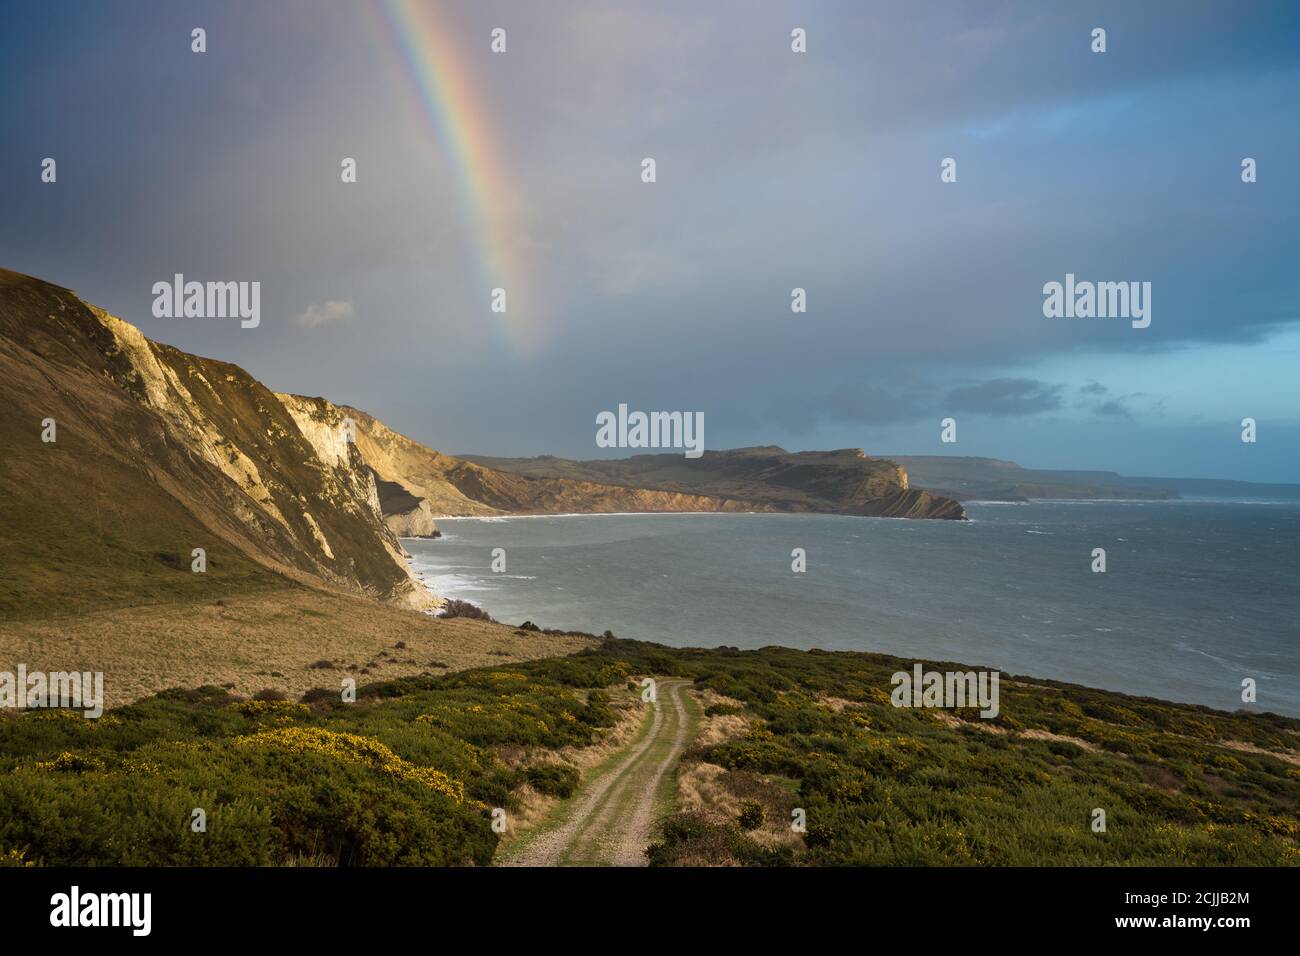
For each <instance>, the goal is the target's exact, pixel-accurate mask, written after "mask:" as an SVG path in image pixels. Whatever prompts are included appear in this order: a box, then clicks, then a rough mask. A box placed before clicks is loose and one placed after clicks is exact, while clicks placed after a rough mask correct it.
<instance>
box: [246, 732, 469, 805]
mask: <svg viewBox="0 0 1300 956" xmlns="http://www.w3.org/2000/svg"><path fill="white" fill-rule="evenodd" d="M235 746H237V747H270V748H274V749H277V750H284V751H287V752H289V753H297V754H319V755H323V756H326V757H332V758H334V759H335V760H342V761H348V762H351V763H359V764H363V765H365V766H369V767H373V768H374V769H376V770H379V771H381V772H382V773H386V774H391V775H392V776H395V777H399V778H401V779H402V780H410V781H413V782H415V783H418V784H421V785H423V786H425V787H428V788H429V789H430V790H435V791H437V792H438V793H441V794H443V795H444V796H446V797H450V798H451V799H452V800H454V801H455V802H456V803H464V802H465V784H464V783H462V782H461V781H459V780H454V779H452V778H451V777H449V776H447V774H445V773H443V772H442V771H441V770H434V769H433V768H432V767H417V766H416V765H415V764H412V763H410V762H408V761H406V760H403V759H402V758H401V757H399V756H397V754H395V753H393V752H392V751H391V750H389V749H388V747H386V746H385V745H384V744H382V743H380V742H379V741H378V740H375V739H374V738H373V737H362V736H361V735H360V734H345V733H339V732H336V731H333V730H325V729H323V728H320V727H284V728H280V729H277V730H264V731H262V732H260V733H256V734H250V735H249V736H246V737H238V738H236V739H235Z"/></svg>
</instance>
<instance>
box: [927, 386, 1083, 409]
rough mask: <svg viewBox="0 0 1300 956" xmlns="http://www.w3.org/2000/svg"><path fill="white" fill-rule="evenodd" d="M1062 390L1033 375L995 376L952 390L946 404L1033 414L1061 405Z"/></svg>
mask: <svg viewBox="0 0 1300 956" xmlns="http://www.w3.org/2000/svg"><path fill="white" fill-rule="evenodd" d="M1063 389H1064V386H1061V385H1049V384H1047V383H1046V382H1040V381H1038V380H1037V379H1032V378H995V379H991V380H989V381H987V382H981V383H979V384H978V385H963V386H959V387H957V388H954V389H952V390H951V391H950V392H948V394H947V396H945V398H944V407H945V408H947V409H950V410H952V411H954V412H973V413H976V414H981V415H995V416H999V417H1002V416H1009V415H1033V414H1037V413H1038V412H1050V411H1055V410H1056V409H1058V408H1060V407H1061V392H1062V391H1063Z"/></svg>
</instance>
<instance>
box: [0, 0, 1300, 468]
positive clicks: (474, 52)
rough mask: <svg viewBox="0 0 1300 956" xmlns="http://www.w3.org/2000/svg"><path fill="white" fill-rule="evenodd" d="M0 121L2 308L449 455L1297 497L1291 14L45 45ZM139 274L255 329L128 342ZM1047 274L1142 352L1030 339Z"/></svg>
mask: <svg viewBox="0 0 1300 956" xmlns="http://www.w3.org/2000/svg"><path fill="white" fill-rule="evenodd" d="M194 27H203V28H204V29H205V30H206V34H207V52H206V53H202V54H197V53H194V52H192V51H191V30H192V29H193V28H194ZM495 27H501V28H504V29H505V30H506V38H507V49H506V52H505V53H504V54H494V53H492V51H491V49H490V41H491V31H492V30H493V28H495ZM796 27H802V28H803V29H805V30H806V31H807V52H806V53H804V54H796V53H794V52H792V51H791V49H790V42H791V40H790V33H791V30H792V29H794V28H796ZM1096 27H1102V28H1105V30H1106V46H1107V50H1106V52H1105V53H1101V54H1098V53H1094V52H1092V50H1091V44H1092V38H1091V33H1092V30H1093V29H1094V28H1096ZM0 81H2V82H0V111H2V113H3V130H4V148H3V149H2V150H0V266H3V267H7V268H11V269H16V270H19V271H22V272H27V273H31V274H34V275H37V276H40V277H42V278H46V279H49V280H51V281H53V282H56V283H58V284H61V285H66V286H69V287H71V288H73V289H75V290H77V291H78V292H79V293H81V294H82V295H83V297H85V298H86V299H88V300H89V301H91V302H93V303H95V304H98V305H101V306H103V307H105V308H107V309H109V310H110V311H112V312H114V313H115V314H118V315H120V316H122V317H123V318H125V319H127V320H129V321H131V322H134V323H136V324H137V325H139V326H140V327H141V328H142V329H143V330H144V331H145V333H146V334H147V335H149V336H151V337H153V338H156V339H158V340H161V341H164V342H168V343H171V344H174V345H176V346H179V347H181V348H184V349H187V350H189V351H194V352H198V353H201V354H204V355H209V356H213V357H216V358H221V359H226V360H229V361H233V362H236V363H237V364H239V365H242V366H244V367H245V368H247V369H248V370H249V371H250V372H252V373H253V374H254V375H256V376H258V377H259V378H261V379H262V380H263V381H265V382H266V383H267V384H268V385H270V386H271V387H273V388H276V389H278V390H285V391H295V392H301V393H306V394H310V395H325V396H327V397H329V398H331V399H333V400H335V401H339V402H347V403H350V404H354V405H357V406H359V407H361V408H364V409H366V410H368V411H370V412H372V413H374V414H376V415H378V416H379V417H380V418H382V419H384V420H385V421H387V422H388V423H389V424H390V425H392V426H393V427H395V428H397V429H398V430H400V431H402V432H405V433H407V434H409V435H411V436H413V437H415V438H417V439H420V440H422V441H425V442H427V443H429V444H431V445H432V446H434V447H436V448H438V449H440V450H442V451H446V452H450V453H457V452H480V453H486V454H510V455H532V454H541V453H554V454H561V455H568V456H577V457H596V456H598V455H602V454H609V452H608V451H605V450H602V449H599V448H597V447H596V445H595V431H596V429H595V415H596V413H597V412H600V411H602V410H605V409H614V408H616V407H617V406H618V404H619V403H626V404H628V405H629V406H631V407H632V408H633V409H638V408H639V409H644V410H688V411H702V412H704V414H705V421H706V433H705V437H706V442H707V445H708V447H712V448H721V447H734V446H740V445H753V444H780V445H783V446H785V447H787V448H792V449H808V448H830V447H835V448H840V447H863V448H865V449H867V451H868V452H869V453H872V454H889V453H893V454H952V453H956V454H966V455H987V456H996V457H1003V458H1011V459H1014V460H1016V461H1019V462H1021V463H1022V464H1025V465H1028V466H1033V467H1062V468H1105V469H1113V470H1118V471H1121V472H1124V473H1128V474H1146V475H1153V474H1154V475H1191V476H1204V477H1232V478H1245V479H1252V480H1260V481H1300V406H1298V403H1297V402H1298V398H1300V385H1298V383H1300V375H1298V374H1297V367H1298V366H1300V265H1298V253H1300V202H1298V200H1300V186H1298V185H1297V177H1296V171H1295V166H1296V163H1297V161H1298V157H1300V130H1298V125H1300V124H1298V121H1297V103H1300V7H1297V5H1296V4H1294V3H1287V2H1280V3H1266V2H1260V3H1228V2H1218V3H1207V2H1199V0H1180V2H1167V3H1166V2H1144V3H1141V4H1134V3H1131V2H1119V3H1084V2H1069V3H1055V2H1044V0H1027V2H1023V3H1019V2H991V0H990V2H979V3H969V2H952V3H937V2H936V3H927V2H915V0H904V2H898V3H888V2H871V3H867V2H858V0H850V2H843V3H837V2H829V0H828V2H819V3H797V2H785V3H776V2H758V0H743V2H740V0H738V2H734V3H731V2H721V0H719V2H710V3H699V2H698V0H695V2H681V3H676V2H650V0H646V2H640V3H633V2H630V0H572V2H561V0H548V2H547V3H544V4H542V3H523V2H519V0H515V2H509V3H501V2H487V0H475V2H469V0H463V2H451V0H448V2H445V3H438V4H428V3H420V2H418V0H404V2H393V3H379V2H361V0H356V2H343V0H313V2H306V0H304V2H291V0H277V2H275V3H267V2H233V3H231V2H226V3H221V4H211V5H209V4H190V3H164V2H161V0H159V2H150V3H144V2H129V0H117V2H113V3H107V2H102V3H89V2H77V3H63V2H43V3H39V4H37V3H32V4H30V5H27V9H26V10H24V9H23V7H22V5H16V7H11V8H10V10H9V11H8V12H7V13H6V22H5V25H4V29H3V32H2V33H0ZM46 157H51V158H54V159H56V161H57V181H56V182H55V183H53V184H51V183H43V182H41V178H40V174H41V162H42V160H43V159H44V158H46ZM345 157H351V158H354V159H355V160H356V162H357V182H356V183H343V182H342V181H341V176H340V169H341V167H340V164H341V162H342V160H343V159H344V158H345ZM645 157H653V158H654V159H655V162H656V172H657V181H656V182H654V183H653V184H647V183H643V182H642V181H641V170H642V160H643V158H645ZM946 157H952V158H954V159H955V160H956V163H957V181H956V182H955V183H944V182H941V180H940V163H941V161H942V160H943V159H944V158H946ZM1245 157H1251V158H1253V159H1255V160H1256V162H1257V165H1258V182H1255V183H1253V184H1245V183H1243V182H1242V179H1241V163H1242V160H1243V158H1245ZM175 273H183V274H184V275H185V276H186V277H187V278H189V279H198V280H201V281H207V280H221V281H253V280H256V281H259V282H261V286H262V302H261V305H262V321H261V325H260V326H259V327H258V328H256V329H241V328H240V326H239V323H238V321H233V320H219V319H193V318H191V319H183V318H182V319H158V318H154V317H153V315H152V314H151V306H152V302H153V295H152V292H151V289H152V286H153V284H154V283H155V282H158V281H161V280H169V279H170V278H171V277H172V276H173V275H174V274H175ZM1067 273H1073V274H1075V275H1076V276H1077V277H1078V278H1079V279H1080V280H1084V279H1090V280H1095V281H1147V282H1150V283H1151V284H1152V301H1151V307H1152V308H1151V317H1152V322H1151V325H1150V327H1149V328H1146V329H1134V328H1132V327H1131V325H1130V323H1129V322H1128V321H1124V320H1113V319H1067V318H1045V317H1044V315H1043V292H1042V290H1043V285H1044V283H1047V282H1050V281H1053V280H1055V281H1063V280H1064V277H1065V275H1066V274H1067ZM496 286H500V287H503V288H505V289H506V290H507V295H508V299H507V303H508V304H507V310H508V311H507V316H506V317H505V318H503V317H502V316H500V315H494V314H493V313H492V312H491V310H490V302H491V291H490V290H491V289H492V288H493V287H496ZM794 287H802V288H805V289H806V290H807V301H808V311H807V312H806V313H804V314H796V313H793V312H792V311H791V309H790V294H791V289H792V288H794ZM1247 416H1249V417H1253V418H1255V419H1256V420H1257V421H1258V423H1259V441H1258V443H1257V444H1255V445H1246V444H1243V443H1242V442H1241V441H1240V422H1241V419H1242V418H1244V417H1247ZM945 417H952V418H955V419H956V420H957V422H958V443H957V444H956V445H944V444H941V443H940V440H939V438H940V424H939V423H940V420H941V419H942V418H945Z"/></svg>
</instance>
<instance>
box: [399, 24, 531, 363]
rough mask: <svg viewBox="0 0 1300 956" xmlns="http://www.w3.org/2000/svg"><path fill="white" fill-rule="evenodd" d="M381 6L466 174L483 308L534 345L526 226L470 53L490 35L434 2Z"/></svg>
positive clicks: (426, 106) (429, 112) (503, 330)
mask: <svg viewBox="0 0 1300 956" xmlns="http://www.w3.org/2000/svg"><path fill="white" fill-rule="evenodd" d="M380 9H381V10H382V11H383V13H384V19H385V21H386V24H387V27H388V33H389V35H390V36H391V38H392V39H393V41H394V43H395V45H396V47H397V49H398V50H399V51H400V53H401V56H402V59H403V60H405V62H406V64H407V67H408V69H409V72H410V77H411V80H412V82H413V85H414V87H415V91H416V95H417V98H418V100H419V103H420V106H421V108H422V110H423V112H424V113H425V115H426V116H427V118H428V120H429V122H430V125H431V126H432V127H433V132H434V134H435V136H436V137H437V139H438V140H439V141H440V142H441V143H442V144H443V145H444V147H445V148H446V149H448V150H449V151H450V153H451V156H452V160H453V165H454V167H455V169H456V171H457V175H458V177H459V179H460V183H461V197H462V207H463V213H464V216H465V220H466V225H467V226H468V227H469V229H470V230H471V231H472V232H473V233H474V234H475V236H476V242H477V245H478V249H479V257H478V259H479V269H480V278H481V280H482V282H483V292H482V301H483V310H484V312H485V314H487V315H488V316H489V317H491V318H492V319H494V320H496V325H497V331H498V332H499V333H500V334H501V336H502V337H503V338H504V339H505V340H506V342H507V344H508V345H510V346H511V347H513V348H514V349H515V350H516V351H527V350H529V349H531V348H532V347H534V346H535V345H536V344H537V333H538V331H539V330H538V329H537V327H536V325H535V323H530V322H528V321H527V320H526V319H527V317H528V316H530V315H532V316H536V315H537V313H538V310H537V309H536V307H535V305H534V304H533V303H531V302H529V301H528V291H529V287H530V285H531V283H530V282H529V281H528V276H527V272H526V266H525V265H524V263H523V262H522V261H521V259H520V257H519V256H518V255H517V254H516V253H515V247H516V246H517V245H518V244H519V242H520V239H521V238H522V232H523V227H522V223H521V220H520V218H519V215H518V210H517V208H516V203H515V190H514V187H513V185H512V183H511V179H510V176H509V175H508V172H507V169H506V167H505V166H504V165H503V164H502V163H501V161H500V156H501V151H500V150H499V149H498V148H497V145H496V143H495V141H494V140H493V137H492V130H491V127H490V126H489V124H488V118H489V117H490V116H491V115H492V110H491V109H489V108H486V107H485V106H484V105H483V103H482V102H481V101H480V99H479V97H478V96H477V95H476V92H475V87H474V78H473V75H472V73H471V71H470V70H469V68H468V65H467V63H466V60H465V55H464V51H465V50H466V49H468V48H470V44H471V43H472V42H475V41H478V42H479V43H481V46H482V49H483V51H484V52H485V53H486V51H487V50H488V40H489V38H488V37H487V36H482V37H474V38H470V37H467V36H453V35H452V34H451V33H450V32H449V31H448V29H447V26H446V24H444V23H440V22H439V20H438V17H437V11H436V10H435V9H434V8H433V7H432V5H431V4H428V3H420V2H417V0H380ZM497 287H500V288H504V289H505V290H506V295H507V310H506V311H505V312H504V313H501V312H492V311H491V310H490V308H489V304H490V300H489V291H490V290H491V289H494V288H497Z"/></svg>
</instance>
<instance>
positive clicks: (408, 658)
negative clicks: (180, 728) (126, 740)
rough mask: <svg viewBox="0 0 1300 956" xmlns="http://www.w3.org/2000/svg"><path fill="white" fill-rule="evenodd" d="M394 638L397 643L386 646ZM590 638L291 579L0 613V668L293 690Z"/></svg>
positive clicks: (125, 687)
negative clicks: (172, 598)
mask: <svg viewBox="0 0 1300 956" xmlns="http://www.w3.org/2000/svg"><path fill="white" fill-rule="evenodd" d="M399 642H403V643H404V644H405V647H401V648H399V647H396V645H397V644H398V643H399ZM595 643H596V642H595V641H594V640H593V639H589V638H585V637H581V636H578V635H547V634H541V633H529V634H527V635H526V636H525V635H519V634H516V633H515V632H514V629H513V628H510V627H505V626H503V625H498V624H488V623H486V622H483V621H472V620H462V619H452V620H445V621H444V620H439V619H437V618H433V617H430V616H428V615H425V614H420V613H417V612H414V611H407V610H402V609H400V608H395V607H392V606H388V605H381V604H378V603H376V602H374V601H370V600H367V599H365V598H361V597H353V596H350V595H345V594H338V593H332V592H322V591H314V590H308V589H306V588H296V587H290V588H285V589H283V590H280V591H274V592H270V593H265V594H252V595H245V596H240V597H231V598H223V599H220V600H217V601H210V602H204V603H200V604H165V605H153V606H148V607H130V608H116V609H112V610H105V611H96V612H92V613H89V614H83V615H79V616H76V617H65V618H58V619H55V620H48V621H20V622H4V623H0V670H13V669H14V668H15V667H16V666H17V664H19V663H23V664H26V665H27V667H28V669H29V670H43V671H63V670H80V671H102V672H103V674H104V696H105V699H106V700H105V704H106V706H110V707H111V706H118V705H121V704H126V703H129V702H131V701H133V700H136V699H138V698H140V697H145V696H148V695H150V694H154V693H157V692H158V691H160V690H164V689H166V688H169V687H196V686H199V685H202V684H216V685H218V686H224V687H227V688H229V689H230V690H231V691H232V692H233V693H236V694H244V695H251V694H254V693H256V692H257V691H260V690H264V689H267V688H273V689H275V690H279V691H282V692H283V693H285V694H288V695H289V696H290V697H298V696H300V695H301V694H302V693H303V692H304V691H306V690H308V689H310V688H312V687H338V686H339V684H340V682H341V680H342V679H343V678H344V677H352V678H354V679H355V680H356V681H357V683H358V684H359V685H360V684H366V683H369V682H371V681H376V680H383V679H391V678H395V677H404V676H409V675H412V674H420V673H424V672H429V673H434V674H441V673H447V672H448V671H454V670H464V669H465V668H469V667H479V666H485V665H500V664H502V663H507V662H509V661H511V660H521V661H522V660H531V659H533V658H537V657H552V656H555V655H560V654H571V653H573V652H575V651H578V650H581V649H582V648H584V647H589V646H593V645H594V644H595ZM505 655H508V656H505ZM313 664H317V665H318V666H315V667H313V666H312V665H313ZM326 664H328V666H326ZM440 664H445V665H446V666H445V667H441V666H437V665H440ZM363 670H368V671H369V673H362V671H363Z"/></svg>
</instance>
